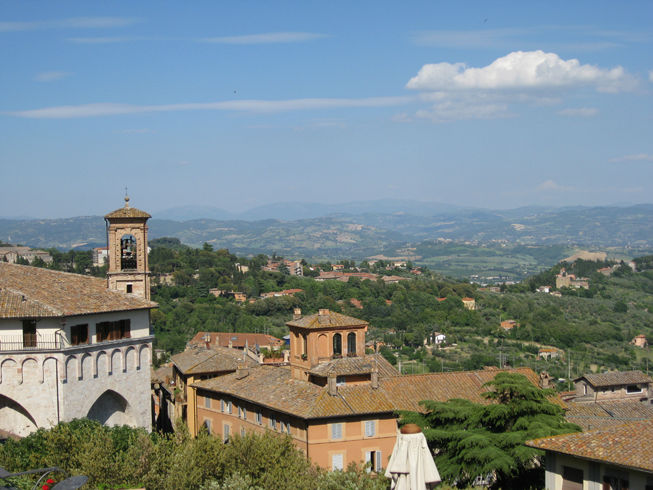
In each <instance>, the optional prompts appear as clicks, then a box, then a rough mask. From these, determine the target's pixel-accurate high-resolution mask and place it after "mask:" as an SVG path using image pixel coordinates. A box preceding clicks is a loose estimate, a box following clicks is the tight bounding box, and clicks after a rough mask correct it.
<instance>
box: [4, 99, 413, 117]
mask: <svg viewBox="0 0 653 490" xmlns="http://www.w3.org/2000/svg"><path fill="white" fill-rule="evenodd" d="M413 100H414V98H413V97H406V96H401V97H367V98H360V99H329V98H313V99H288V100H235V101H228V102H205V103H192V104H166V105H131V104H116V103H94V104H82V105H69V106H57V107H44V108H41V109H32V110H26V111H16V112H6V113H5V114H7V115H10V116H16V117H24V118H32V119H72V118H81V117H98V116H115V115H122V114H142V113H149V112H173V111H198V110H217V111H242V112H258V113H262V112H267V113H275V112H287V111H301V110H309V109H332V108H356V107H390V106H397V105H401V104H405V103H408V102H411V101H413Z"/></svg>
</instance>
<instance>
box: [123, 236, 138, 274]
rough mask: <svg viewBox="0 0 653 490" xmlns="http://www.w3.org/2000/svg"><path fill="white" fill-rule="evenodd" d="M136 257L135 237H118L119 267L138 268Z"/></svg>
mask: <svg viewBox="0 0 653 490" xmlns="http://www.w3.org/2000/svg"><path fill="white" fill-rule="evenodd" d="M137 257H138V253H137V248H136V237H134V235H123V236H122V237H121V238H120V269H121V270H125V269H136V268H138V259H137Z"/></svg>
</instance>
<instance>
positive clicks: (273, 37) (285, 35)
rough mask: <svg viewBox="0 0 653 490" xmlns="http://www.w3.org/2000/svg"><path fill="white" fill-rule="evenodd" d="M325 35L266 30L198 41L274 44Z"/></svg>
mask: <svg viewBox="0 0 653 490" xmlns="http://www.w3.org/2000/svg"><path fill="white" fill-rule="evenodd" d="M322 37H325V35H324V34H317V33H314V32H267V33H263V34H247V35H243V36H223V37H208V38H204V39H201V40H200V41H202V42H206V43H220V44H276V43H300V42H305V41H312V40H314V39H319V38H322Z"/></svg>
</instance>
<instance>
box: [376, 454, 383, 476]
mask: <svg viewBox="0 0 653 490" xmlns="http://www.w3.org/2000/svg"><path fill="white" fill-rule="evenodd" d="M382 469H383V460H382V459H381V451H376V467H375V468H374V471H376V472H377V473H378V472H380V471H381V470H382Z"/></svg>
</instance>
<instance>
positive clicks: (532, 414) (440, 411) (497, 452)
mask: <svg viewBox="0 0 653 490" xmlns="http://www.w3.org/2000/svg"><path fill="white" fill-rule="evenodd" d="M486 386H487V387H488V390H489V391H487V392H486V393H484V395H485V397H486V398H488V399H490V400H493V401H494V402H495V403H492V404H489V405H484V404H478V403H472V402H470V401H469V400H450V401H448V402H434V401H424V402H422V403H421V404H422V405H423V406H424V408H425V409H426V410H427V412H426V413H425V414H419V413H415V412H404V413H402V422H404V423H416V424H418V425H419V426H420V427H421V428H422V430H423V432H424V435H425V436H426V438H427V440H428V442H429V445H430V446H431V448H432V450H433V451H434V452H435V454H436V458H435V462H436V464H437V466H438V469H439V471H440V476H442V478H443V479H444V480H445V481H448V482H449V483H451V484H452V485H456V486H461V487H466V486H467V485H470V484H472V483H473V482H474V480H475V479H476V478H480V479H486V478H488V477H489V479H490V481H491V487H492V488H522V489H525V488H542V487H543V483H544V470H543V468H542V466H541V462H542V461H541V458H542V456H543V451H541V450H538V449H533V448H530V447H527V446H525V445H524V442H526V441H528V440H530V439H535V438H539V437H547V436H552V435H557V434H566V433H570V432H577V431H580V427H578V426H576V425H574V424H570V423H567V422H566V421H565V419H564V412H563V410H562V408H561V407H560V406H558V405H556V404H554V403H552V402H550V401H549V400H547V398H546V396H547V395H548V394H550V392H548V391H544V390H541V389H539V388H537V387H536V386H534V385H533V384H531V382H530V381H528V379H526V377H525V376H522V375H521V374H516V373H507V372H502V373H499V374H497V376H496V378H495V379H494V380H493V381H490V382H489V383H486Z"/></svg>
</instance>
